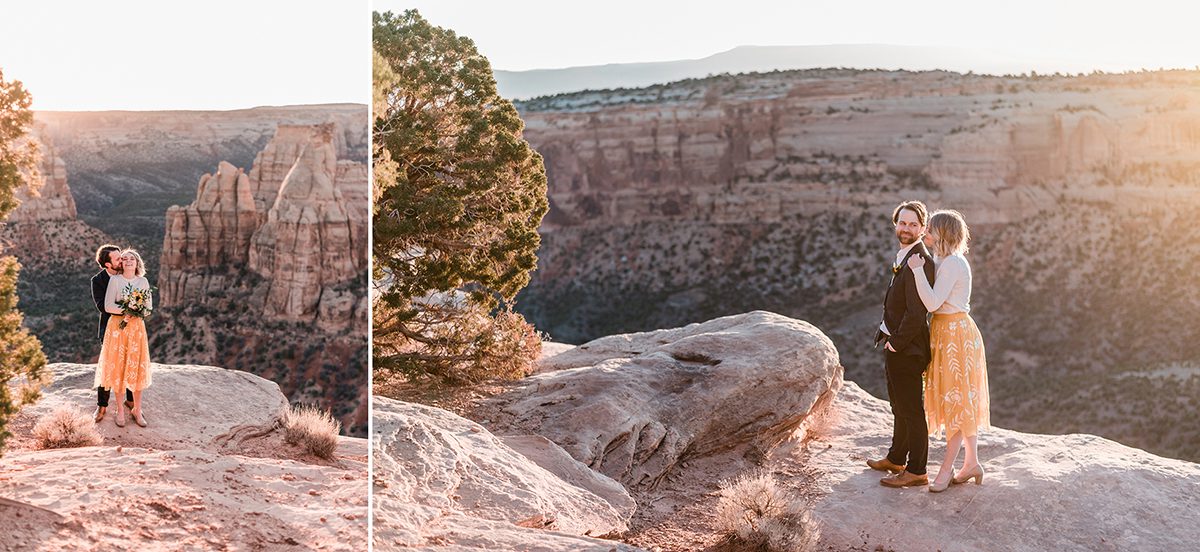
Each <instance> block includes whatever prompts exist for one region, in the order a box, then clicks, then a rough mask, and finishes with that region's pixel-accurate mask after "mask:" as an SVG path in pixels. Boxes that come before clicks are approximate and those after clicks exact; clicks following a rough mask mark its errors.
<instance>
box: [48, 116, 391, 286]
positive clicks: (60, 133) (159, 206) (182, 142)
mask: <svg viewBox="0 0 1200 552" xmlns="http://www.w3.org/2000/svg"><path fill="white" fill-rule="evenodd" d="M366 116H367V115H366V106H363V105H354V104H330V105H313V106H284V107H258V108H253V109H242V110H233V111H140V112H139V111H104V112H52V111H40V112H38V113H36V115H35V118H36V120H37V122H38V124H39V125H40V126H41V127H42V128H43V134H44V135H45V136H46V138H48V139H49V140H50V141H52V142H53V143H54V144H55V145H56V148H57V153H58V155H59V156H60V157H62V159H63V160H64V161H65V162H66V166H67V168H68V169H69V170H70V172H71V182H72V188H73V195H74V197H75V201H76V203H77V206H78V210H79V216H80V218H81V219H82V220H84V221H86V222H88V223H89V224H92V225H93V226H96V227H97V228H100V229H101V230H104V231H105V232H107V233H108V234H109V235H111V236H113V237H115V238H117V239H119V240H122V241H123V242H126V243H129V244H132V245H134V246H136V247H138V248H139V249H140V250H141V251H142V253H143V256H144V257H146V258H147V259H148V261H147V262H148V265H149V268H150V269H151V272H154V273H157V269H158V267H157V263H158V259H159V257H160V254H161V246H162V242H161V239H162V237H163V235H164V233H165V227H164V224H165V222H166V218H165V217H164V216H163V213H164V212H165V211H166V210H167V208H168V207H170V206H172V205H184V204H188V203H190V202H192V201H193V200H194V199H195V198H196V183H197V182H198V181H199V180H200V177H201V176H202V175H204V174H206V173H211V172H212V171H213V168H214V167H217V166H218V164H219V163H220V162H221V161H226V162H229V163H230V164H232V165H233V166H235V167H242V168H247V167H251V166H252V164H254V160H255V157H256V155H257V154H259V153H260V152H262V150H263V148H264V146H265V145H266V144H267V143H268V142H270V141H271V139H272V137H273V136H274V135H275V134H276V131H277V129H278V127H279V126H280V124H281V123H284V124H287V125H298V126H307V125H316V124H326V123H329V124H334V125H336V126H337V129H338V130H337V136H335V146H336V147H337V148H338V156H339V158H341V159H348V160H352V161H356V162H359V163H365V162H366V160H367V142H368V138H367V135H366V134H367V133H366V132H365V128H366V123H365V120H366ZM292 160H293V161H294V158H293V159H292ZM290 167H291V161H286V165H285V166H284V167H283V168H282V169H281V170H282V172H281V173H280V174H279V176H278V179H277V180H275V181H274V184H275V185H276V186H277V185H278V183H279V182H280V181H281V180H282V178H283V174H285V173H286V172H287V169H288V168H290ZM269 207H270V206H269V205H266V206H260V211H261V212H262V213H264V214H265V213H266V209H267V208H269ZM264 216H265V215H264Z"/></svg>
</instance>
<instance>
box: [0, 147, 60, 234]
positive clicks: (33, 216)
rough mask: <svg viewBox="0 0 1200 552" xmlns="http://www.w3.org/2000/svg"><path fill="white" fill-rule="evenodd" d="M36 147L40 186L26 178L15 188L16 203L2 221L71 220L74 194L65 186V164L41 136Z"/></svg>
mask: <svg viewBox="0 0 1200 552" xmlns="http://www.w3.org/2000/svg"><path fill="white" fill-rule="evenodd" d="M38 149H39V151H40V152H41V156H42V159H41V162H40V163H39V165H38V172H39V176H40V177H41V182H40V187H38V186H36V185H31V184H37V183H33V182H29V183H27V184H26V185H25V186H22V187H20V188H17V191H16V197H17V200H18V201H20V205H18V206H17V208H16V209H14V210H13V212H11V213H9V215H8V219H6V222H8V223H10V224H14V223H22V222H39V221H59V220H75V216H76V213H75V198H74V197H72V196H71V189H70V188H69V187H68V186H67V164H66V163H64V162H63V160H62V158H61V157H59V156H58V153H57V152H56V151H55V148H54V147H53V146H52V145H51V144H50V143H49V142H47V141H45V140H42V141H41V142H40V143H39V147H38Z"/></svg>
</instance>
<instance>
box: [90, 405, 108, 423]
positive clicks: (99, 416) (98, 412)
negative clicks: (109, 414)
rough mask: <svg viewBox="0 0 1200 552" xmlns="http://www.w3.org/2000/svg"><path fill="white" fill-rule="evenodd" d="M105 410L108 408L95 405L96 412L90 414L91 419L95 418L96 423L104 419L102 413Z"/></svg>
mask: <svg viewBox="0 0 1200 552" xmlns="http://www.w3.org/2000/svg"><path fill="white" fill-rule="evenodd" d="M107 410H108V409H107V408H105V407H103V406H97V407H96V412H95V413H94V414H92V419H94V420H96V423H100V420H103V419H104V413H105V412H106V411H107Z"/></svg>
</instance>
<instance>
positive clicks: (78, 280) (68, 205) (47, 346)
mask: <svg viewBox="0 0 1200 552" xmlns="http://www.w3.org/2000/svg"><path fill="white" fill-rule="evenodd" d="M42 130H43V129H37V131H36V138H35V139H37V140H38V149H39V151H40V152H41V161H40V164H39V167H38V173H37V177H36V179H37V180H34V175H32V174H26V175H25V184H24V185H22V186H21V187H19V188H17V190H16V191H15V196H16V198H17V200H18V201H19V202H20V204H19V205H18V206H17V208H16V209H14V210H13V211H12V212H11V213H10V214H9V216H8V218H7V219H5V220H4V222H3V224H0V253H2V254H4V255H13V256H15V257H16V258H17V260H18V261H20V263H21V274H20V278H19V279H18V281H17V293H18V295H19V296H20V301H21V303H20V304H21V310H22V312H24V313H25V325H26V326H27V327H28V328H29V329H30V330H31V331H32V332H33V333H34V334H35V335H37V336H38V339H40V340H41V342H42V347H43V350H44V351H46V353H47V354H49V355H52V357H53V358H55V359H62V360H70V361H82V360H84V359H86V358H88V356H89V355H94V354H95V353H94V352H92V351H91V350H90V346H91V345H92V343H91V341H89V340H87V339H86V338H84V337H83V335H85V332H87V330H89V329H91V330H92V331H93V332H94V331H95V324H96V319H95V316H96V315H95V310H94V309H93V307H92V306H91V303H90V297H88V292H87V291H86V290H87V285H86V282H87V280H88V278H90V277H91V276H92V274H94V273H95V272H96V271H97V270H99V267H98V266H97V265H96V263H95V261H94V260H93V255H94V253H95V250H96V248H97V247H99V246H100V245H101V244H103V243H109V242H112V241H113V239H112V238H111V237H109V236H108V235H106V234H105V233H104V232H102V231H101V230H99V229H97V228H94V227H92V226H90V225H88V224H87V223H85V222H83V221H81V220H79V219H78V218H76V214H77V213H76V209H75V200H74V197H73V196H72V193H71V187H70V186H69V185H68V183H67V180H68V178H67V169H66V164H65V163H64V162H63V160H62V158H61V157H60V156H59V149H58V148H57V147H55V145H54V143H53V142H52V141H50V140H49V139H48V138H47V137H46V136H45V134H44V132H42ZM63 290H76V291H74V292H70V293H64V292H63ZM63 328H72V329H78V331H79V333H75V332H73V331H63V330H62V329H63Z"/></svg>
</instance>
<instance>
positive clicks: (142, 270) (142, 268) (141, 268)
mask: <svg viewBox="0 0 1200 552" xmlns="http://www.w3.org/2000/svg"><path fill="white" fill-rule="evenodd" d="M125 255H133V256H134V258H136V259H137V261H138V266H137V270H135V271H133V275H134V276H145V275H146V263H145V262H143V261H142V254H141V253H138V252H137V250H136V249H133V248H132V247H131V248H129V249H126V250H124V251H122V252H121V256H122V257H124V256H125Z"/></svg>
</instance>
